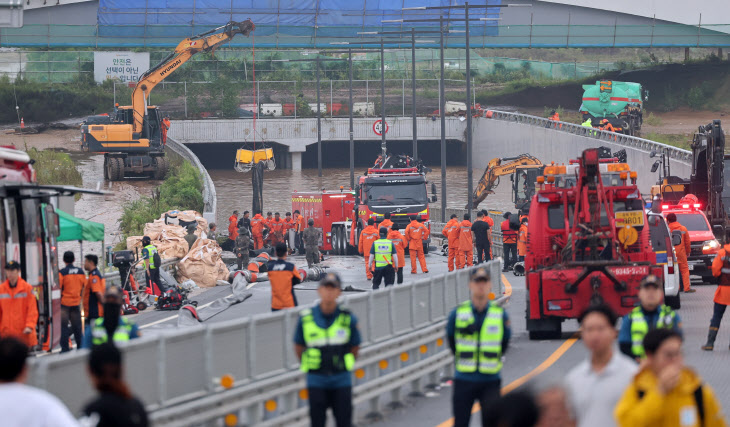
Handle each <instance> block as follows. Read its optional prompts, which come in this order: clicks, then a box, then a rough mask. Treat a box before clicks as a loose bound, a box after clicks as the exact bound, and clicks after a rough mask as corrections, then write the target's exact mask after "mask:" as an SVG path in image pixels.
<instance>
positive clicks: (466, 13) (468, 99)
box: [464, 1, 474, 217]
mask: <svg viewBox="0 0 730 427" xmlns="http://www.w3.org/2000/svg"><path fill="white" fill-rule="evenodd" d="M464 22H465V24H466V180H467V190H466V191H467V198H468V201H467V203H468V206H467V208H466V211H467V213H468V214H469V217H471V210H472V207H473V206H472V205H473V204H474V194H473V193H474V183H473V182H472V181H473V179H474V177H473V176H472V175H473V171H472V162H473V157H474V152H473V150H472V128H471V118H472V117H471V116H472V113H471V62H470V55H469V50H470V47H469V2H468V1H467V2H464Z"/></svg>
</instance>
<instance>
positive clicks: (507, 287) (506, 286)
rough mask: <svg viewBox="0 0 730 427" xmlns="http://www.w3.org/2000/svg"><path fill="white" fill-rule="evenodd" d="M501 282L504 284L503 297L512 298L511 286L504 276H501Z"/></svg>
mask: <svg viewBox="0 0 730 427" xmlns="http://www.w3.org/2000/svg"><path fill="white" fill-rule="evenodd" d="M502 282H504V295H505V296H508V297H509V296H512V284H511V283H510V282H509V280H507V277H505V275H504V274H503V275H502Z"/></svg>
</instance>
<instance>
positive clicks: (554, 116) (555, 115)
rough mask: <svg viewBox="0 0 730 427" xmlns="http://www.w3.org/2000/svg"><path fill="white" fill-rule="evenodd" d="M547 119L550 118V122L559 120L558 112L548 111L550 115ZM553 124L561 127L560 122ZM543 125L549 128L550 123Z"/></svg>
mask: <svg viewBox="0 0 730 427" xmlns="http://www.w3.org/2000/svg"><path fill="white" fill-rule="evenodd" d="M548 120H550V121H551V122H559V121H560V114H558V112H557V111H555V110H553V111H551V112H550V117H548ZM555 126H556V127H559V128H562V127H563V125H562V124H557V125H555ZM545 127H546V128H549V127H551V124H550V123H548V124H547V126H545Z"/></svg>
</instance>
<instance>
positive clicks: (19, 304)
mask: <svg viewBox="0 0 730 427" xmlns="http://www.w3.org/2000/svg"><path fill="white" fill-rule="evenodd" d="M37 324H38V302H37V301H36V298H35V295H34V294H33V287H32V286H30V284H28V282H26V281H25V280H23V278H22V277H19V278H18V283H17V284H16V285H15V287H14V288H11V287H10V282H8V281H7V280H6V281H4V282H3V283H2V284H0V336H2V337H7V336H13V337H15V338H18V339H19V340H21V341H23V342H24V343H25V345H27V346H28V347H32V346H35V345H38V335H37V334H36V330H35V328H36V325H37ZM26 327H28V328H31V329H32V332H31V333H30V334H24V333H23V329H25V328H26Z"/></svg>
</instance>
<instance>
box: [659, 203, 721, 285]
mask: <svg viewBox="0 0 730 427" xmlns="http://www.w3.org/2000/svg"><path fill="white" fill-rule="evenodd" d="M688 196H692V195H687V196H685V197H683V198H682V199H681V200H680V201H679V203H677V204H668V203H662V204H661V211H662V215H663V216H664V218H666V217H667V215H669V214H670V213H673V214H675V215H676V216H677V221H678V222H679V223H680V224H682V225H683V226H684V227H685V228H686V229H687V233H688V234H689V241H690V247H691V252H690V253H689V254H687V264H688V266H689V274H690V275H693V276H700V277H701V278H702V281H703V282H705V283H712V284H717V283H718V282H717V278H715V277H714V276H713V275H712V261H713V260H714V259H715V255H717V253H718V252H719V251H720V249H721V248H722V245H721V244H720V242H719V241H718V240H717V239H716V238H715V235H714V234H713V232H712V227H711V226H710V221H708V220H707V216H706V215H705V213H704V212H703V210H702V205H701V204H700V203H698V202H697V199H696V198H694V199H693V197H688Z"/></svg>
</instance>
